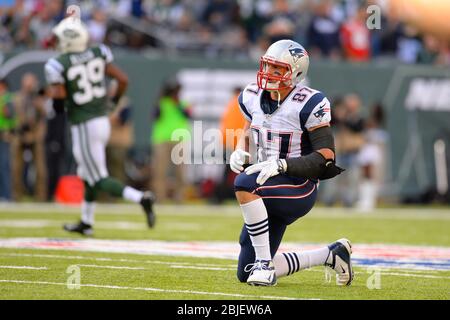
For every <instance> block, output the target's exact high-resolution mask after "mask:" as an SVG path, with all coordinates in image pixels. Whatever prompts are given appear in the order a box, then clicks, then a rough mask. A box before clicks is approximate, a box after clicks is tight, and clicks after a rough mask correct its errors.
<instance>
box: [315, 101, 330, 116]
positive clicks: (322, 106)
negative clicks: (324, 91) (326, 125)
mask: <svg viewBox="0 0 450 320" xmlns="http://www.w3.org/2000/svg"><path fill="white" fill-rule="evenodd" d="M324 107H325V103H324V104H323V105H321V106H320V107H319V110H318V111H316V112H314V117H316V118H317V119H322V118H323V117H324V116H325V112H326V111H327V110H328V108H326V109H325V108H324Z"/></svg>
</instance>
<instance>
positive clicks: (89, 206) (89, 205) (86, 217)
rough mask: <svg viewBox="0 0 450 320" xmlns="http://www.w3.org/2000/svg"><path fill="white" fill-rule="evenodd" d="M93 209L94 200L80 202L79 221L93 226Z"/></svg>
mask: <svg viewBox="0 0 450 320" xmlns="http://www.w3.org/2000/svg"><path fill="white" fill-rule="evenodd" d="M94 211H95V202H86V201H83V202H82V203H81V221H82V222H83V223H86V224H89V225H91V226H93V225H94Z"/></svg>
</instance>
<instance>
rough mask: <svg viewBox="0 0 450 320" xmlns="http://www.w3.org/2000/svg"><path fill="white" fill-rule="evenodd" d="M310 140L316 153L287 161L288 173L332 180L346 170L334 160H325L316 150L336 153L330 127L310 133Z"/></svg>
mask: <svg viewBox="0 0 450 320" xmlns="http://www.w3.org/2000/svg"><path fill="white" fill-rule="evenodd" d="M309 138H310V141H311V145H312V147H313V150H315V151H314V152H312V153H310V154H308V155H306V156H301V157H298V158H288V159H286V164H287V171H286V173H287V174H288V175H290V176H294V177H300V178H307V179H320V180H326V179H331V178H333V177H335V176H337V175H338V174H340V173H341V172H342V171H344V169H342V168H339V167H338V166H336V164H335V162H334V160H333V159H325V158H324V157H323V156H322V154H320V153H319V152H317V151H316V150H320V149H324V148H326V149H330V150H332V151H333V152H334V150H335V148H334V138H333V134H332V132H331V128H330V127H322V128H318V129H316V130H313V131H311V132H309Z"/></svg>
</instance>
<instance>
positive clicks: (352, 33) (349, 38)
mask: <svg viewBox="0 0 450 320" xmlns="http://www.w3.org/2000/svg"><path fill="white" fill-rule="evenodd" d="M340 32H341V43H342V50H343V54H344V56H345V58H346V59H348V60H351V61H368V60H369V59H370V33H369V29H368V28H367V26H366V8H365V7H363V6H361V7H360V8H359V9H358V11H357V12H356V14H355V15H354V16H353V17H352V18H350V19H348V20H347V21H346V22H344V24H343V25H342V27H341V31H340Z"/></svg>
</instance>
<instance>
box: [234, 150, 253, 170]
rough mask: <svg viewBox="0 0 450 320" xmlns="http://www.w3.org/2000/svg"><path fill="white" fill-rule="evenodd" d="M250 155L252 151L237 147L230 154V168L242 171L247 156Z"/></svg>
mask: <svg viewBox="0 0 450 320" xmlns="http://www.w3.org/2000/svg"><path fill="white" fill-rule="evenodd" d="M246 156H247V157H250V153H248V152H245V151H244V150H242V149H236V150H234V152H233V153H232V154H231V156H230V168H231V170H232V171H233V172H236V173H241V172H242V171H243V170H244V167H243V165H244V163H245V157H246Z"/></svg>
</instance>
